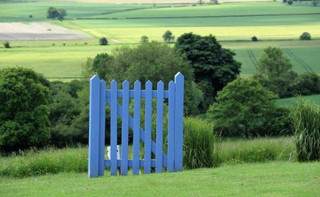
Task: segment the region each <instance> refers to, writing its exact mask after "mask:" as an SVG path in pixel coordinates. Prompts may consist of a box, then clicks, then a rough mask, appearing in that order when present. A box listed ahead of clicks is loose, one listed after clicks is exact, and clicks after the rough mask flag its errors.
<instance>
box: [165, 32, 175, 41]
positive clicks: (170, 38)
mask: <svg viewBox="0 0 320 197" xmlns="http://www.w3.org/2000/svg"><path fill="white" fill-rule="evenodd" d="M162 38H163V40H164V41H165V42H173V41H174V35H173V34H172V32H171V31H170V30H167V31H166V32H164V34H163V35H162Z"/></svg>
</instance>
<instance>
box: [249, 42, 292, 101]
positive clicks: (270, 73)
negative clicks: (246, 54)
mask: <svg viewBox="0 0 320 197" xmlns="http://www.w3.org/2000/svg"><path fill="white" fill-rule="evenodd" d="M253 77H254V79H256V80H258V81H259V82H260V83H261V85H262V86H264V87H266V88H268V89H269V90H271V91H273V92H274V93H276V94H278V95H279V96H280V97H281V98H283V97H288V96H291V93H290V89H291V88H292V86H293V85H294V81H295V79H296V77H297V74H296V73H295V72H293V71H292V64H291V62H290V60H289V59H288V58H287V57H285V56H284V55H283V52H282V50H281V49H280V48H274V47H268V48H266V49H264V53H263V54H262V56H261V58H260V59H259V61H258V70H257V73H256V74H255V75H254V76H253Z"/></svg>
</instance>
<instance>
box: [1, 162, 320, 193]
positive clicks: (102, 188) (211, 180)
mask: <svg viewBox="0 0 320 197" xmlns="http://www.w3.org/2000/svg"><path fill="white" fill-rule="evenodd" d="M319 185H320V163H319V162H314V163H289V162H272V163H264V164H262V163H260V164H259V163H255V164H239V165H227V166H223V167H219V168H212V169H197V170H185V171H183V172H177V173H163V174H151V175H140V176H133V175H129V176H117V177H110V176H109V175H106V176H103V177H100V178H95V179H89V178H88V177H87V174H85V173H65V174H57V175H46V176H39V177H30V178H23V179H19V178H0V188H1V190H0V196H41V197H42V196H317V195H319V193H320V187H319Z"/></svg>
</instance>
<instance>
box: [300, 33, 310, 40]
mask: <svg viewBox="0 0 320 197" xmlns="http://www.w3.org/2000/svg"><path fill="white" fill-rule="evenodd" d="M300 40H311V35H310V33H308V32H303V33H302V34H301V36H300Z"/></svg>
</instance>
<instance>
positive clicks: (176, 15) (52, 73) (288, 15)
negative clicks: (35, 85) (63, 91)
mask: <svg viewBox="0 0 320 197" xmlns="http://www.w3.org/2000/svg"><path fill="white" fill-rule="evenodd" d="M0 6H1V8H2V11H1V13H0V21H2V22H13V21H15V22H18V21H22V22H33V21H36V22H40V21H41V22H50V23H53V24H56V25H60V26H63V27H66V28H70V29H76V30H79V31H83V32H86V33H87V34H91V35H93V36H94V37H93V38H92V39H87V40H73V41H71V40H69V41H68V40H67V41H11V45H12V47H13V48H11V49H3V46H0V68H3V67H6V66H23V67H29V68H33V69H34V70H36V71H38V72H41V73H43V74H44V75H45V76H47V77H49V78H56V79H57V78H59V77H80V73H81V64H83V63H84V62H85V61H86V59H87V57H94V56H95V55H96V54H97V53H101V52H110V51H111V50H112V49H113V48H114V47H118V46H121V45H123V44H125V45H128V44H129V45H135V44H137V43H139V41H140V37H141V36H142V35H147V36H148V37H149V39H150V40H156V41H162V34H163V33H164V32H165V31H166V30H168V29H169V30H171V31H172V32H173V34H174V35H175V37H176V38H177V37H178V36H179V35H181V34H183V33H186V32H194V33H196V34H201V35H208V34H213V35H215V36H216V37H217V39H218V40H219V41H220V42H221V44H222V46H223V47H225V48H229V49H231V50H233V51H234V52H235V53H236V54H237V55H236V56H235V58H236V59H237V60H238V61H240V62H241V63H242V72H241V75H242V76H250V75H252V74H253V73H254V72H255V70H256V62H257V60H258V59H259V58H260V56H261V54H262V51H263V49H264V48H266V47H269V46H274V47H280V48H283V49H284V54H285V55H286V56H287V57H289V58H290V60H291V62H292V64H293V65H294V68H293V69H294V71H296V72H298V73H302V72H305V71H314V72H316V73H320V65H319V62H320V56H319V55H318V54H319V53H320V47H319V46H320V20H319V16H320V6H318V7H314V6H311V3H310V2H303V3H294V4H293V6H288V5H284V4H282V3H279V2H253V3H225V4H219V5H205V6H184V7H175V6H173V7H166V8H160V7H161V6H168V5H158V7H157V8H152V5H150V4H149V5H148V4H132V5H130V4H96V3H71V2H68V3H65V2H64V3H63V2H54V1H52V2H50V3H48V2H7V1H4V2H3V1H0ZM49 6H55V7H58V8H65V9H66V10H67V12H68V16H67V17H66V20H64V21H63V22H60V21H57V20H48V19H46V10H47V8H48V7H49ZM132 9H134V10H132ZM29 14H32V15H33V17H32V18H31V19H30V18H29ZM79 18H91V19H85V20H82V19H81V20H79ZM94 18H99V19H94ZM108 18H109V19H108ZM110 18H118V19H112V20H111V19H110ZM305 31H307V32H309V33H311V36H312V38H313V40H311V41H299V40H298V38H299V36H300V35H301V33H302V32H305ZM254 35H255V36H257V37H258V39H259V40H260V41H259V42H251V41H250V39H251V37H252V36H254ZM103 36H105V37H107V38H108V41H109V43H110V45H109V46H107V47H100V46H98V38H100V37H103ZM53 43H54V45H55V46H52V45H53ZM63 43H66V46H64V47H63ZM84 43H87V45H85V44H84Z"/></svg>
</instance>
